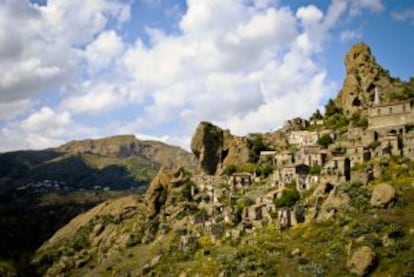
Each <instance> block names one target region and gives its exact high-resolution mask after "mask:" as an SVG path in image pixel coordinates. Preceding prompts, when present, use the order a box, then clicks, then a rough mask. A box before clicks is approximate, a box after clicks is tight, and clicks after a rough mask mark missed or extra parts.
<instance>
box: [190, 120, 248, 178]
mask: <svg viewBox="0 0 414 277" xmlns="http://www.w3.org/2000/svg"><path fill="white" fill-rule="evenodd" d="M191 150H192V151H193V153H194V155H195V156H196V157H197V159H198V160H199V162H200V165H201V168H202V170H203V171H204V172H205V173H206V174H210V175H213V174H216V173H217V170H218V169H219V168H220V166H222V167H225V166H226V165H229V164H243V163H247V162H248V160H249V150H248V145H247V140H246V139H245V138H243V137H236V136H233V135H232V134H231V133H230V132H229V131H228V130H222V129H221V128H220V127H217V126H215V125H213V124H211V123H209V122H201V123H200V124H199V125H198V126H197V129H196V131H195V133H194V135H193V137H192V140H191Z"/></svg>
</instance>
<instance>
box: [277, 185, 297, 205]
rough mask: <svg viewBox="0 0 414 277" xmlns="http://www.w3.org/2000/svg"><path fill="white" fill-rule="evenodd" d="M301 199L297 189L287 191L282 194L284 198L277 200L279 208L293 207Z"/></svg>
mask: <svg viewBox="0 0 414 277" xmlns="http://www.w3.org/2000/svg"><path fill="white" fill-rule="evenodd" d="M299 199H300V194H299V192H298V191H297V190H296V189H286V190H284V191H283V192H282V196H281V197H280V198H277V199H276V200H275V205H276V207H277V208H282V207H293V205H295V204H296V202H297V201H298V200H299Z"/></svg>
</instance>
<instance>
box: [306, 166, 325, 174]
mask: <svg viewBox="0 0 414 277" xmlns="http://www.w3.org/2000/svg"><path fill="white" fill-rule="evenodd" d="M321 171H322V166H320V165H314V166H312V167H311V168H310V169H309V173H310V174H312V175H319V174H320V173H321Z"/></svg>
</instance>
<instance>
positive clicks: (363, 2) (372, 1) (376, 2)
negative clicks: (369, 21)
mask: <svg viewBox="0 0 414 277" xmlns="http://www.w3.org/2000/svg"><path fill="white" fill-rule="evenodd" d="M364 9H367V10H370V11H372V12H381V11H383V10H384V9H385V8H384V5H383V4H382V1H381V0H351V9H350V14H351V15H358V14H360V13H361V12H362V10H364Z"/></svg>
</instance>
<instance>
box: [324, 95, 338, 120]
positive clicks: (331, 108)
mask: <svg viewBox="0 0 414 277" xmlns="http://www.w3.org/2000/svg"><path fill="white" fill-rule="evenodd" d="M341 112H342V110H341V109H340V108H338V107H337V106H336V104H335V101H333V100H332V99H329V100H328V104H326V106H325V116H332V115H334V114H337V113H341Z"/></svg>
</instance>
